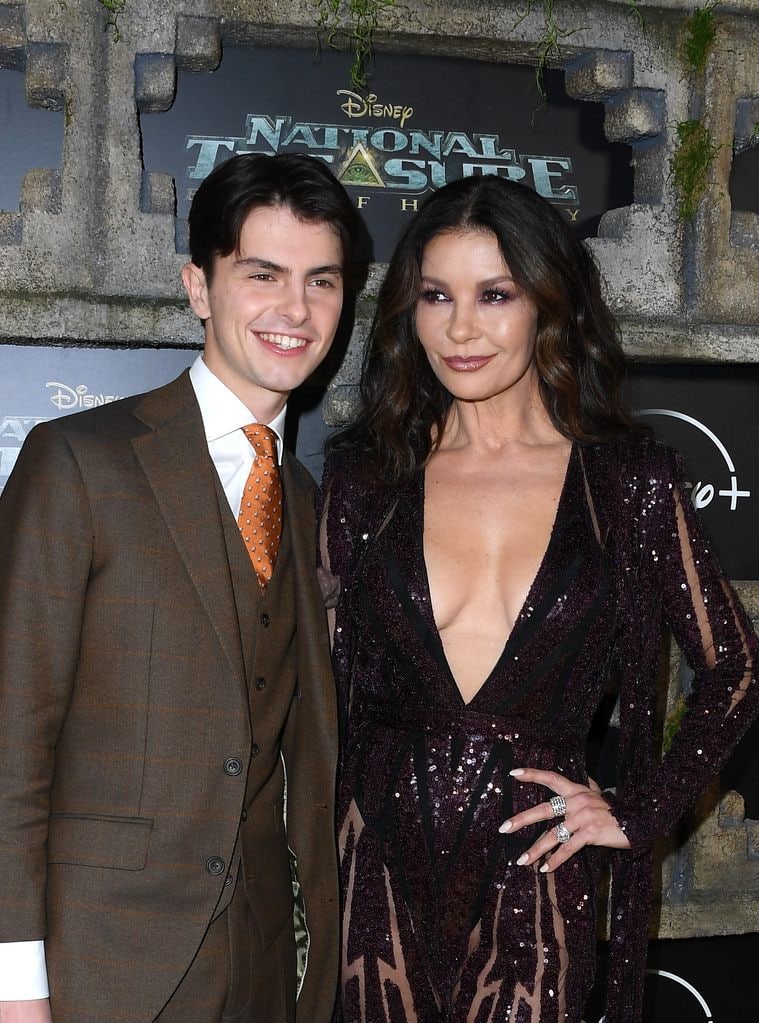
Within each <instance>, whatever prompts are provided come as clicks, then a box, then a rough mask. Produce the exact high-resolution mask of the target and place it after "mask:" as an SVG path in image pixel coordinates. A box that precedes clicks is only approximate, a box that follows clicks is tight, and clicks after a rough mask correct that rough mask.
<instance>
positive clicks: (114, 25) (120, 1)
mask: <svg viewBox="0 0 759 1023" xmlns="http://www.w3.org/2000/svg"><path fill="white" fill-rule="evenodd" d="M98 3H99V4H100V6H101V7H104V8H105V10H106V11H107V12H108V20H107V21H106V23H105V31H106V32H107V31H108V29H110V30H111V31H112V33H113V41H114V43H117V42H118V41H119V39H120V38H121V32H120V31H119V15H120V14H123V13H124V8H125V7H126V0H98Z"/></svg>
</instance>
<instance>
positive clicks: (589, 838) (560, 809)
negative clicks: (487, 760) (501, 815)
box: [499, 767, 630, 873]
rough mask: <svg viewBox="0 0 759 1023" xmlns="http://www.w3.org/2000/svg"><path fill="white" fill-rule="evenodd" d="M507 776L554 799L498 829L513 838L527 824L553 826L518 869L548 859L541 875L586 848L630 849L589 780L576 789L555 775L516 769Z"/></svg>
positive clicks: (523, 768)
mask: <svg viewBox="0 0 759 1023" xmlns="http://www.w3.org/2000/svg"><path fill="white" fill-rule="evenodd" d="M510 773H511V775H512V777H514V778H515V779H517V780H518V781H520V782H531V783H532V784H534V785H543V786H545V788H547V789H549V790H550V791H551V793H552V795H553V799H552V800H551V799H548V800H546V802H544V803H538V804H537V805H536V806H532V807H530V809H529V810H523V811H522V812H521V813H517V814H515V815H514V816H513V817H510V818H509V819H508V820H506V821H504V822H503V824H502V825H501V827H500V829H499V830H500V831H501V832H508V833H509V834H514V833H515V832H517V831H519V829H520V828H523V827H525V825H527V824H538V823H540V821H550V822H551V823H552V826H551V827H550V828H549V829H548V831H546V833H545V834H544V835H543V836H542V837H541V838H539V839H538V840H537V842H534V843H533V844H532V845H531V846H530V848H529V849H528V850H527V852H525V853H523V854H522V855H521V856H520V857H519V859H518V860H517V863H518V864H519V866H527V865H528V864H530V863H534V862H535V861H536V860H539V859H541V858H542V857H547V858H546V859H545V861H544V863H543V864H542V866H541V868H540V870H541V872H542V873H547V872H550V871H553V870H555V869H556V868H557V867H558V866H559V865H560V864H562V863H565V862H566V861H567V860H568V859H569V858H570V856H573V855H574V854H575V853H576V852H577V851H578V850H580V849H582V848H583V846H586V845H600V846H606V847H607V848H609V849H629V848H630V843H629V842H628V840H627V837H626V835H625V833H624V831H622V829H621V828H620V826H619V824H618V823H617V821H616V818H615V817H614V815H613V814H612V812H611V807H610V806H609V804H608V803H607V802H606V800H605V799H604V797H603V796H602V795H601V790H600V789H599V787H598V785H597V784H596V783H595V782H594V781H593V780H592V779H590V780H589V782H588V784H587V785H578V784H577V783H576V782H573V781H568V780H567V779H566V778H565V777H564V776H563V775H561V774H557V773H556V772H555V771H538V770H537V769H535V768H532V767H517V768H515V769H514V770H513V771H511V772H510Z"/></svg>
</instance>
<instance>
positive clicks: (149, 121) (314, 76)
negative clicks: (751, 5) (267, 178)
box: [0, 48, 759, 1023]
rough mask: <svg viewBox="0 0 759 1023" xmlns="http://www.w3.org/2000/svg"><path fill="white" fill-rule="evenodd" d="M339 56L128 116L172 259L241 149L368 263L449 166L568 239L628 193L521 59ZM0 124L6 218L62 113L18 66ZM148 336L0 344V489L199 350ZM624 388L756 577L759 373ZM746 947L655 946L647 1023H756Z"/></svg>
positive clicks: (0, 186) (738, 181)
mask: <svg viewBox="0 0 759 1023" xmlns="http://www.w3.org/2000/svg"><path fill="white" fill-rule="evenodd" d="M348 64H349V61H348V58H347V57H346V56H344V55H341V54H336V53H332V52H325V53H322V54H321V55H319V56H318V57H317V56H315V55H314V54H313V53H311V52H306V51H293V50H277V49H249V48H247V49H235V48H228V49H226V50H225V54H224V58H223V60H222V63H221V65H220V68H219V69H218V70H217V71H216V72H214V73H211V74H191V73H188V72H182V73H180V74H179V76H178V87H177V99H176V102H175V103H174V105H173V107H172V109H171V110H170V111H168V112H166V113H163V114H152V115H143V116H142V118H141V125H140V127H141V132H142V141H143V154H144V164H145V168H146V170H149V171H162V172H165V173H170V174H172V175H173V177H174V178H175V181H176V185H177V221H176V223H177V230H176V244H177V249H178V251H180V252H181V251H186V216H187V211H188V209H189V204H190V202H191V200H192V196H193V194H194V191H195V189H197V187H198V185H199V183H200V182H201V181H202V180H203V178H204V177H205V176H206V175H207V174H208V173H209V172H210V171H211V170H212V169H213V168H214V167H215V166H216V165H217V164H219V163H220V162H221V161H223V160H226V159H229V158H230V157H231V156H233V155H235V154H237V153H244V152H261V153H277V152H285V151H293V152H304V153H310V154H311V155H313V156H315V157H318V158H319V159H321V160H324V161H325V162H326V163H327V164H328V165H329V166H330V167H331V168H332V170H333V171H334V173H335V174H336V175H337V176H338V177H339V178H340V180H341V181H342V182H343V183H344V184H345V186H346V188H347V189H348V191H349V194H350V195H351V197H352V198H353V199H354V201H355V203H356V206H357V208H358V209H360V211H361V213H362V216H363V219H364V223H365V225H366V235H365V240H364V253H363V255H364V256H365V257H366V258H367V259H373V260H378V261H385V260H387V259H388V257H389V255H390V253H391V251H392V248H393V245H394V243H395V240H396V239H397V237H398V234H399V232H400V231H401V230H402V229H403V226H404V224H405V223H406V222H407V220H408V218H409V217H410V216H413V213H414V211H415V210H416V209H417V208H418V205H419V203H420V202H421V201H422V200H423V198H424V196H425V195H426V194H428V193H429V191H430V190H431V189H434V188H437V187H439V186H440V185H442V184H444V183H445V182H446V181H450V180H453V179H454V178H457V177H460V176H462V175H471V174H498V175H502V176H505V177H508V178H510V179H512V180H515V181H522V182H524V183H525V184H527V185H529V186H530V187H532V188H535V189H536V190H537V191H538V192H539V193H540V194H541V195H543V196H545V197H546V198H547V199H548V200H549V201H550V202H552V203H554V204H555V205H556V206H557V207H558V208H559V209H561V210H562V212H563V214H564V215H565V216H566V218H567V220H568V221H569V222H571V223H572V224H573V225H574V227H575V229H576V230H577V231H578V233H579V234H580V236H581V237H590V236H593V235H594V234H595V233H596V232H597V227H598V222H599V219H600V217H601V216H602V214H603V213H604V211H605V210H607V209H611V208H614V207H617V206H624V205H627V204H629V203H630V202H631V201H632V172H631V169H630V151H629V149H627V148H626V147H625V146H621V145H611V144H609V143H608V142H606V140H605V139H604V136H603V131H602V123H603V108H602V107H601V106H600V105H596V104H590V103H579V102H576V101H573V100H571V99H570V98H569V97H567V95H566V93H565V92H564V89H563V76H562V74H561V73H560V72H549V73H548V75H547V78H546V87H547V92H548V99H547V102H543V100H542V99H541V98H540V96H539V94H538V92H537V91H536V87H535V79H534V72H533V70H532V69H529V68H524V67H510V66H496V65H492V64H486V63H482V62H476V61H466V60H458V59H455V60H454V59H448V58H431V57H429V58H420V57H411V56H403V57H401V56H393V55H386V54H382V55H380V56H379V57H378V60H377V66H376V68H375V74H374V77H373V79H372V91H371V92H370V93H368V94H365V95H360V94H358V93H356V92H354V91H353V90H351V89H350V88H347V87H346V82H348V80H349V78H348ZM317 65H318V73H315V72H316V70H317ZM0 124H2V125H3V131H4V138H5V140H6V141H7V140H8V139H14V138H15V139H18V140H19V141H18V142H17V143H15V144H13V145H6V146H3V147H0V207H1V208H4V209H17V208H18V196H19V190H20V184H21V179H22V177H23V174H24V172H25V171H26V170H28V169H29V168H31V167H34V166H40V165H41V164H45V165H48V166H57V165H59V161H60V149H61V133H62V121H61V119H60V115H51V114H48V113H47V112H42V111H31V110H29V108H27V107H26V103H25V99H24V88H23V74H22V72H16V71H12V70H3V71H0ZM23 140H32V142H33V144H32V143H31V142H30V143H29V144H26V143H23V144H22V141H23ZM756 152H759V150H757V151H756ZM756 152H751V153H748V154H747V155H746V156H745V158H743V160H742V162H740V161H739V160H737V159H736V161H735V165H734V171H733V178H732V180H731V193H732V194H733V197H734V202H735V203H737V204H739V205H738V206H737V208H746V209H751V208H752V204H755V203H756V195H757V190H756V187H755V183H753V182H752V178H753V172H754V170H755V168H754V167H753V163H752V162H751V161H755V157H756ZM742 168H745V170H743V169H742ZM749 182H752V183H751V185H749ZM160 340H161V339H160V338H146V339H145V347H137V348H132V349H125V348H109V347H104V346H98V347H65V346H59V347H58V346H46V347H37V346H18V345H11V344H7V345H0V491H1V490H2V488H3V487H4V485H5V483H6V481H7V479H8V476H9V474H10V473H11V471H12V469H13V466H14V464H15V461H16V458H17V457H18V453H19V450H20V449H21V446H22V444H23V443H24V440H25V438H26V436H27V435H28V433H29V431H30V430H31V429H32V428H33V427H34V425H35V424H36V423H39V422H42V421H44V420H47V419H50V418H53V417H56V416H64V415H71V414H75V413H77V412H79V411H82V410H85V409H90V408H93V407H96V406H98V405H103V404H106V403H109V402H112V401H116V400H118V399H119V398H121V397H124V396H126V395H131V394H136V393H139V392H142V391H145V390H148V389H150V388H152V387H155V386H158V385H159V384H162V383H166V382H167V381H169V380H171V379H173V378H174V377H175V376H176V375H177V374H179V373H180V372H182V370H184V369H185V368H186V367H187V366H189V365H190V364H191V362H192V361H193V359H194V358H196V356H197V352H196V351H190V350H181V349H167V348H158V347H155V346H156V345H157V344H160ZM628 386H629V397H630V399H631V402H632V404H633V406H634V407H635V408H636V409H637V411H638V414H639V415H640V416H641V417H642V418H644V419H645V421H646V422H648V423H650V425H651V426H652V427H653V428H654V429H655V430H656V432H657V433H658V434H659V435H660V436H662V437H663V438H664V439H665V440H667V441H669V442H670V443H672V444H674V445H675V446H677V447H678V448H679V449H680V451H681V452H682V453H683V455H684V457H685V461H686V465H687V470H688V480H687V486H688V496H689V498H690V500H692V501H693V502H694V504H695V505H696V506H697V507H698V508H699V509H700V511H701V514H702V516H703V518H704V521H705V523H706V526H707V528H708V530H709V531H710V533H711V535H712V536H713V538H714V541H715V544H716V547H717V549H718V551H719V553H720V556H721V559H722V562H723V565H724V568H725V571H726V573H727V574H728V575H729V576H730V577H731V578H733V579H759V549H758V548H759V544H757V540H756V522H757V521H758V520H759V461H758V460H757V457H756V452H757V450H759V400H758V399H759V367H757V366H728V365H720V366H690V365H688V366H657V365H638V366H635V367H633V369H632V370H631V373H630V379H629V384H628ZM327 434H328V429H327V428H326V427H325V425H324V421H323V418H322V415H321V409H320V406H319V395H318V394H317V393H316V392H313V391H309V392H308V394H307V397H306V399H305V400H301V401H298V402H296V401H293V402H292V403H291V414H290V416H289V420H288V436H289V443H290V445H291V446H292V447H293V448H294V449H295V450H296V452H297V454H298V455H299V457H300V458H301V459H302V460H303V461H304V462H305V464H306V465H307V466H308V468H309V469H310V471H311V472H312V473H313V475H314V476H315V477H316V478H318V477H319V475H320V472H321V465H322V460H323V456H322V448H323V443H324V440H325V439H326V436H327ZM0 539H1V538H0ZM752 741H754V740H752ZM735 763H736V764H737V765H738V766H737V767H735V766H734V767H733V770H732V774H731V779H730V780H731V784H733V785H734V786H735V787H736V788H738V789H739V791H741V792H742V794H743V795H744V798H745V799H746V805H747V807H748V808H749V810H750V812H751V813H752V814H753V813H756V815H757V816H758V817H759V766H757V762H756V758H755V755H754V753H753V749H752V748H747V747H745V746H744V748H743V750H742V752H741V757H739V758H738V760H736V761H735ZM757 895H758V897H759V893H757ZM758 954H759V937H757V936H755V935H748V936H744V937H739V938H715V939H701V940H697V941H668V942H655V943H654V944H653V946H652V950H651V958H650V967H651V972H650V974H649V980H648V992H647V1004H646V1023H664V1021H665V1020H666V1021H667V1023H669V1021H671V1020H677V1021H678V1023H704V1021H714V1023H737V1021H739V1020H740V1021H742V1020H748V1019H755V1018H756V1002H755V997H754V995H753V988H752V985H751V983H750V977H751V972H750V970H751V967H750V964H753V963H755V962H756V959H757V955H758ZM601 956H602V962H603V949H602V950H601ZM602 968H603V967H602ZM601 1011H602V1010H601V1008H600V1007H598V1006H596V1005H595V1004H594V1003H593V1002H592V1003H591V1005H590V1006H589V1007H588V1011H587V1013H586V1023H598V1021H599V1019H600V1016H601Z"/></svg>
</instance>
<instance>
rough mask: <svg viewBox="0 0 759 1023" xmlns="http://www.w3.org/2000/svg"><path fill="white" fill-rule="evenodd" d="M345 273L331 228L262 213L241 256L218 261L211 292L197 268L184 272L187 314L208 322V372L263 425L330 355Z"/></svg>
mask: <svg viewBox="0 0 759 1023" xmlns="http://www.w3.org/2000/svg"><path fill="white" fill-rule="evenodd" d="M342 266H343V252H342V244H341V241H340V237H339V235H338V233H337V231H336V230H335V229H334V228H332V227H330V225H329V224H326V223H313V222H310V221H305V220H300V219H299V218H298V217H296V216H294V215H293V214H292V213H291V212H290V210H289V209H287V208H286V207H284V206H259V207H257V208H256V209H254V210H252V211H251V212H250V213H249V214H248V216H247V219H246V220H245V223H244V224H243V228H242V231H241V232H240V246H239V251H238V252H233V253H232V254H231V255H229V256H219V257H217V258H216V260H215V262H214V267H213V275H212V277H211V281H210V283H209V282H208V280H207V279H206V276H205V274H204V273H203V271H202V270H201V269H200V267H198V266H195V264H194V263H188V264H187V265H186V266H185V267H184V270H183V271H182V280H183V282H184V286H185V288H186V289H187V294H188V296H189V299H190V305H191V306H192V309H193V311H194V312H195V313H196V314H197V315H198V316H199V317H200V318H201V319H202V320H204V321H205V351H204V354H203V358H204V359H205V362H206V365H207V366H208V368H209V369H210V370H211V371H212V372H213V373H215V374H216V376H217V377H218V378H219V379H220V380H221V381H222V382H223V383H225V384H226V385H227V387H229V389H230V390H231V391H233V392H234V393H235V394H236V395H237V397H238V398H240V400H241V401H242V402H243V403H244V404H245V405H247V406H248V408H249V409H250V410H251V412H252V413H253V414H254V415H255V417H256V419H258V420H259V421H260V422H270V421H271V419H273V418H274V416H275V415H276V414H277V412H279V411H280V409H281V408H282V407H283V405H284V403H285V402H286V401H287V396H288V395H289V393H290V391H292V390H294V389H295V388H296V387H297V386H298V385H299V384H301V383H303V381H304V380H305V379H306V377H308V376H309V375H310V374H311V373H312V372H313V371H314V369H315V368H316V367H317V366H318V365H319V363H320V362H321V361H322V359H323V358H324V356H325V355H326V354H327V352H328V351H329V347H330V345H331V344H332V339H333V338H334V336H335V331H336V330H337V324H338V321H339V319H340V313H341V310H342V305H343V270H342Z"/></svg>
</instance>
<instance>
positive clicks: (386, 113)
mask: <svg viewBox="0 0 759 1023" xmlns="http://www.w3.org/2000/svg"><path fill="white" fill-rule="evenodd" d="M337 95H338V96H347V97H348V98H347V99H346V101H345V102H344V103H341V104H340V109H341V110H342V111H343V113H344V114H347V115H348V117H389V118H390V119H391V120H393V121H398V123H399V124H400V126H401V128H402V127H403V126H404V124H405V123H406V121H408V119H409V117H411V115H412V114H413V112H414V108H413V107H404V106H402V105H401V104H400V103H378V102H377V95H376V93H374V92H370V93H369V95H368V96H366V97H364V96H361V95H360V94H359V93H357V92H351V91H350V89H338V90H337Z"/></svg>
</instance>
